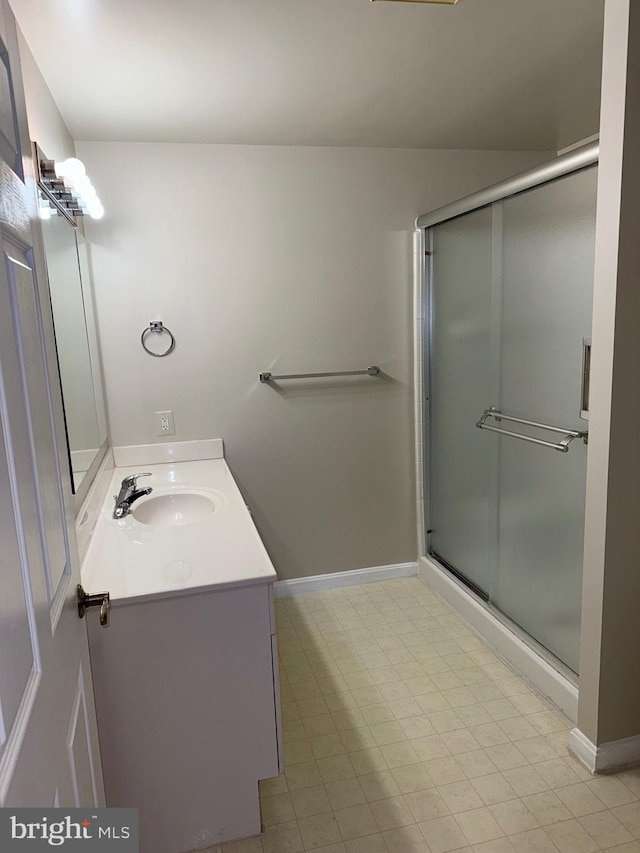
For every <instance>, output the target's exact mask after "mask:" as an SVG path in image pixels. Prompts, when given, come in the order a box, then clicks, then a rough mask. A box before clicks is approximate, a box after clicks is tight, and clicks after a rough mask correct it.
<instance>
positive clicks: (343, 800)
mask: <svg viewBox="0 0 640 853" xmlns="http://www.w3.org/2000/svg"><path fill="white" fill-rule="evenodd" d="M325 788H326V792H327V796H328V797H329V801H330V802H331V808H332V809H345V808H348V807H349V806H358V805H361V804H363V803H366V802H367V798H366V797H365V794H364V791H363V789H362V786H361V784H360V782H359V781H358V779H356V778H353V779H342V780H341V781H339V782H328V783H327V785H326V786H325Z"/></svg>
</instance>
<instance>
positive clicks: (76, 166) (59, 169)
mask: <svg viewBox="0 0 640 853" xmlns="http://www.w3.org/2000/svg"><path fill="white" fill-rule="evenodd" d="M86 174H87V170H86V169H85V167H84V163H83V162H82V160H78V158H77V157H69V158H67V159H66V160H63V161H62V163H56V175H58V177H59V178H70V179H71V180H72V181H76V180H78V178H82V176H83V175H86Z"/></svg>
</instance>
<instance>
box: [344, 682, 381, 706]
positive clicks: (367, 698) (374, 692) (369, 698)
mask: <svg viewBox="0 0 640 853" xmlns="http://www.w3.org/2000/svg"><path fill="white" fill-rule="evenodd" d="M351 693H352V695H353V698H354V700H355V703H356V705H357V706H358V707H359V708H361V707H364V706H366V705H376V704H378V703H380V702H383V701H384V696H383V695H382V693H381V692H380V689H379V688H378V687H358V688H356V689H355V690H352V691H351Z"/></svg>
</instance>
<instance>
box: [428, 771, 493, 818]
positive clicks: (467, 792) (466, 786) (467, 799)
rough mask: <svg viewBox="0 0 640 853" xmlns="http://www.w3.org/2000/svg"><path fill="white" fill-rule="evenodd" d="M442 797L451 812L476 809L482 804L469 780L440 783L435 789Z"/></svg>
mask: <svg viewBox="0 0 640 853" xmlns="http://www.w3.org/2000/svg"><path fill="white" fill-rule="evenodd" d="M437 791H438V793H439V794H440V796H441V797H442V798H443V800H444V801H445V803H446V804H447V807H448V809H449V811H450V812H451V814H456V813H457V812H466V811H469V809H478V808H480V807H481V806H482V805H483V802H482V800H481V799H480V797H479V796H478V792H477V791H476V789H475V788H474V787H473V785H472V784H471V782H469V781H467V780H466V779H465V781H464V782H452V783H451V784H449V785H440V786H439V787H438V789H437Z"/></svg>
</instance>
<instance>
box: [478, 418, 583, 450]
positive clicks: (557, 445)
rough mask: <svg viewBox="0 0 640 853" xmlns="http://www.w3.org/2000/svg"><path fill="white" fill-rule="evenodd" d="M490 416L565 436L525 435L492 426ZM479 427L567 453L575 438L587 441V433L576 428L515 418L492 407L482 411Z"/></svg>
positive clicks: (497, 419)
mask: <svg viewBox="0 0 640 853" xmlns="http://www.w3.org/2000/svg"><path fill="white" fill-rule="evenodd" d="M489 418H494V419H495V420H496V421H508V422H510V423H516V424H523V425H524V426H531V427H535V428H536V429H546V430H549V431H550V432H557V433H560V434H561V435H562V436H564V437H563V438H562V439H561V440H560V441H558V442H556V441H546V440H545V439H543V438H535V437H534V436H532V435H525V434H524V433H521V432H513V431H512V430H508V429H501V428H500V427H497V426H491V425H490V424H488V423H487V420H488V419H489ZM476 426H477V427H478V429H486V430H488V431H489V432H497V433H498V435H508V436H509V437H510V438H519V439H520V440H521V441H528V442H529V443H530V444H539V445H541V446H542V447H550V448H551V449H552V450H558V451H560V453H566V452H567V451H568V450H569V445H570V444H571V442H572V441H573V440H574V438H581V439H583V441H584V443H585V444H586V443H587V433H586V432H580V431H579V430H575V429H565V428H564V427H558V426H552V425H551V424H542V423H539V422H538V421H528V420H525V419H524V418H515V417H513V415H505V414H504V413H503V412H501V411H500V410H499V409H496V408H493V407H492V408H490V409H485V410H484V412H483V413H482V417H481V418H480V420H479V421H478V422H477V423H476Z"/></svg>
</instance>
